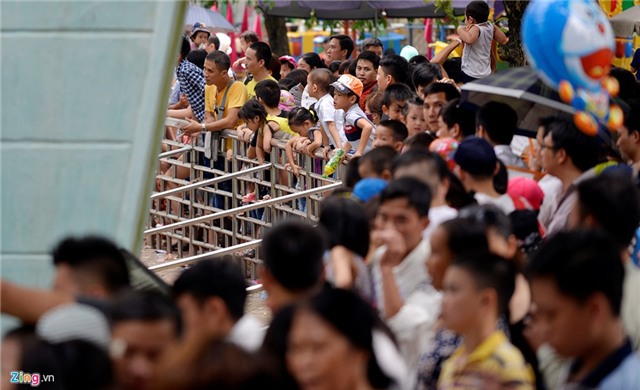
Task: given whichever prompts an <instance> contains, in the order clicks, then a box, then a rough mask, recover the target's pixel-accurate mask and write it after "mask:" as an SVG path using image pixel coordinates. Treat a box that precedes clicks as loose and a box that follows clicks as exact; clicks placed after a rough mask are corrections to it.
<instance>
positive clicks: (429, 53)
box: [424, 18, 433, 58]
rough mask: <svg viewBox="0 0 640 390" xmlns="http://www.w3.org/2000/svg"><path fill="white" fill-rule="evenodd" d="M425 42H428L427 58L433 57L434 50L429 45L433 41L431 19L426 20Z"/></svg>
mask: <svg viewBox="0 0 640 390" xmlns="http://www.w3.org/2000/svg"><path fill="white" fill-rule="evenodd" d="M424 40H425V41H426V42H427V48H428V49H427V57H429V58H431V57H432V49H431V48H430V47H429V44H430V43H431V41H432V40H433V20H431V19H430V18H425V19H424Z"/></svg>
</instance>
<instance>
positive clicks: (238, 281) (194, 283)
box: [173, 256, 247, 320]
mask: <svg viewBox="0 0 640 390" xmlns="http://www.w3.org/2000/svg"><path fill="white" fill-rule="evenodd" d="M246 288H247V282H246V281H245V279H244V276H243V274H242V269H240V266H239V265H238V264H237V262H236V261H235V260H234V259H233V258H232V257H230V256H226V257H223V258H218V259H211V260H202V261H200V262H199V263H197V264H195V265H194V266H193V267H191V268H187V269H186V270H184V271H183V272H182V274H180V276H179V277H178V279H177V280H176V281H175V283H174V284H173V295H174V296H175V297H176V298H178V297H180V296H182V295H184V294H189V295H191V296H192V297H193V298H195V299H196V300H197V301H198V302H201V303H203V302H204V301H205V300H207V299H208V298H211V297H218V298H220V299H222V301H223V302H224V303H225V305H226V306H227V310H229V314H230V315H231V317H232V318H233V319H235V320H239V319H240V318H241V317H242V316H243V315H244V304H245V302H246V300H247V290H246Z"/></svg>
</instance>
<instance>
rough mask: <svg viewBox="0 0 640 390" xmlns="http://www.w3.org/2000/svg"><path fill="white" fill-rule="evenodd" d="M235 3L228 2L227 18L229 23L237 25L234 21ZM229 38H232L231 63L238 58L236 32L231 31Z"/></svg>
mask: <svg viewBox="0 0 640 390" xmlns="http://www.w3.org/2000/svg"><path fill="white" fill-rule="evenodd" d="M232 8H233V5H232V4H230V3H229V4H227V20H228V21H229V23H231V24H233V25H234V26H235V24H234V23H233V9H232ZM229 38H231V45H230V47H231V54H230V55H229V57H231V63H232V64H233V63H234V62H235V61H236V59H237V58H238V54H237V53H236V34H234V33H229Z"/></svg>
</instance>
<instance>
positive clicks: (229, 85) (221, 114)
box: [218, 80, 235, 118]
mask: <svg viewBox="0 0 640 390" xmlns="http://www.w3.org/2000/svg"><path fill="white" fill-rule="evenodd" d="M233 83H235V81H234V80H230V81H229V84H228V85H227V89H225V90H224V95H222V101H221V102H220V106H218V107H219V108H218V110H219V111H220V118H222V117H223V116H224V106H225V105H226V104H227V95H228V94H229V90H230V89H231V86H232V85H233Z"/></svg>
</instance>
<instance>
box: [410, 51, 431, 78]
mask: <svg viewBox="0 0 640 390" xmlns="http://www.w3.org/2000/svg"><path fill="white" fill-rule="evenodd" d="M428 62H429V59H428V58H427V57H425V56H423V55H422V54H418V55H415V56H413V57H411V59H410V60H409V67H410V68H411V74H413V69H415V68H416V66H418V65H420V64H424V63H428Z"/></svg>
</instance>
